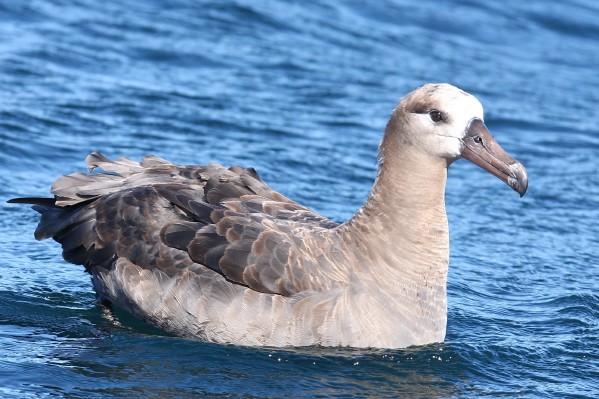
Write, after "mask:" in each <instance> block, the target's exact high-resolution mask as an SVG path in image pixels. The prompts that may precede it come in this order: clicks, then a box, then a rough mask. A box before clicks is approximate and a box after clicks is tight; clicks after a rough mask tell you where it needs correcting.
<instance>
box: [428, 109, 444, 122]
mask: <svg viewBox="0 0 599 399" xmlns="http://www.w3.org/2000/svg"><path fill="white" fill-rule="evenodd" d="M428 115H429V116H430V117H431V120H432V121H433V122H435V123H437V122H443V119H445V118H444V117H443V112H441V111H437V110H436V109H434V110H432V111H431V112H429V113H428Z"/></svg>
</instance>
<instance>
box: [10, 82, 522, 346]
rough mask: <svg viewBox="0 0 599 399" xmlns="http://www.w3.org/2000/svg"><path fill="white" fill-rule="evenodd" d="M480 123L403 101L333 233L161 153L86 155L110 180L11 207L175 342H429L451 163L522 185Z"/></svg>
mask: <svg viewBox="0 0 599 399" xmlns="http://www.w3.org/2000/svg"><path fill="white" fill-rule="evenodd" d="M433 112H442V113H443V115H445V119H443V118H442V117H441V116H439V115H433ZM475 120H476V121H481V122H480V123H478V122H476V123H474V122H473V121H475ZM443 124H444V125H443ZM480 125H482V108H480V104H479V103H478V101H476V99H474V98H473V97H472V96H470V95H468V94H466V93H464V92H462V91H460V90H459V89H456V88H454V87H452V86H449V85H425V86H423V87H421V88H419V89H417V90H416V91H414V92H413V93H411V94H410V95H408V96H407V97H406V98H404V99H403V100H402V102H400V104H399V105H398V107H397V108H396V110H395V112H394V113H393V115H392V117H391V119H390V122H389V124H388V126H387V129H386V132H385V137H384V139H383V142H382V143H381V149H380V152H381V154H380V155H381V159H382V165H381V168H380V171H379V175H378V177H377V181H376V182H375V185H374V187H373V189H372V192H371V194H370V196H369V198H368V201H367V202H366V204H365V205H364V207H363V208H362V209H361V210H360V211H359V212H358V213H356V215H355V216H354V217H353V218H352V219H351V220H349V221H348V222H346V223H344V224H341V225H339V224H337V223H335V222H333V221H331V220H329V219H327V218H325V217H323V216H321V215H318V214H316V213H315V212H313V211H311V210H310V209H308V208H306V207H304V206H302V205H300V204H297V203H296V202H293V201H291V200H290V199H288V198H286V197H284V196H283V195H281V194H279V193H277V192H275V191H274V190H272V189H271V188H270V187H268V186H267V185H266V184H265V183H264V182H263V181H262V179H261V178H260V177H259V176H258V174H257V173H256V171H255V170H254V169H252V168H246V169H244V168H240V167H231V168H228V169H227V168H225V167H223V166H221V165H217V164H210V165H207V166H199V165H191V166H179V165H175V164H172V163H170V162H168V161H166V160H163V159H160V158H158V157H154V156H149V157H145V158H143V159H142V161H141V162H140V163H137V162H134V161H131V160H129V159H126V158H121V159H118V160H116V161H112V160H109V159H107V158H105V157H104V156H102V155H100V154H99V153H92V154H91V155H89V156H88V157H87V159H86V162H87V164H88V169H89V172H92V171H93V170H94V169H96V168H100V169H103V170H104V173H93V174H84V173H75V174H72V175H69V176H64V177H61V178H59V179H58V180H57V181H56V182H55V183H54V185H53V186H52V193H53V194H54V195H55V198H54V199H43V198H23V199H16V200H13V201H12V202H25V203H33V204H35V205H34V209H36V210H37V211H38V212H40V213H41V214H42V218H41V221H40V223H39V226H38V228H37V230H36V231H35V237H36V238H37V239H44V238H50V237H51V238H53V239H55V240H56V241H58V242H60V243H61V244H62V247H63V256H64V258H65V259H66V260H67V261H69V262H72V263H76V264H82V265H84V266H85V268H86V270H87V271H88V272H89V273H90V274H91V275H92V280H93V284H94V288H95V289H96V291H97V293H98V296H99V298H100V299H102V300H108V301H110V302H113V303H115V304H117V305H118V306H120V307H122V308H124V309H126V310H128V311H129V312H131V313H132V314H134V315H136V316H138V317H140V318H142V319H144V320H146V321H148V322H150V323H152V324H154V325H156V326H158V327H161V328H164V329H166V330H168V331H171V332H173V333H176V334H179V335H183V336H189V337H196V338H200V339H207V340H212V341H218V342H231V343H237V344H244V345H270V346H285V345H312V344H321V345H351V346H362V347H363V346H377V347H401V346H408V345H413V344H422V343H428V342H435V341H441V340H442V339H443V337H444V335H445V324H446V294H445V290H446V273H447V263H448V234H447V219H446V215H445V206H444V198H443V196H444V188H445V180H446V170H447V167H448V165H449V164H450V163H451V162H452V161H453V160H454V159H456V158H458V157H460V156H461V155H462V150H463V148H464V146H469V147H468V150H469V151H474V152H473V153H476V155H477V156H480V157H482V158H481V159H483V160H484V159H485V158H484V157H485V156H489V157H495V158H497V159H498V161H496V162H495V161H494V162H495V163H493V165H496V164H499V162H503V164H505V167H504V166H502V165H503V164H500V167H499V169H500V170H499V171H497V170H493V171H491V172H492V173H493V174H495V175H496V176H498V177H500V178H502V179H503V180H505V181H506V182H508V183H509V184H510V185H511V186H512V187H514V189H516V190H518V191H519V192H521V194H523V190H525V189H526V187H525V185H526V181H525V180H526V176H525V172H524V171H523V168H521V165H520V164H517V163H516V162H515V161H513V160H512V159H511V158H509V157H508V158H509V159H508V158H505V157H504V158H501V157H503V154H499V155H498V154H496V153H492V154H490V155H488V154H487V153H488V152H489V151H488V148H489V147H488V146H487V147H485V146H482V147H480V148H478V147H475V146H474V147H473V145H471V144H470V141H468V140H470V136H471V135H473V134H475V133H476V132H474V133H473V131H474V128H473V127H472V126H476V127H477V129H482V128H481V127H480ZM482 126H483V127H484V125H482ZM484 130H485V131H486V129H484ZM477 132H478V131H477ZM476 134H478V133H476ZM477 140H478V139H477ZM485 140H492V138H491V139H488V138H486V136H485ZM476 143H478V141H476ZM493 148H494V147H493ZM477 151H480V153H477ZM485 151H486V152H485ZM468 154H469V155H468V156H472V155H471V154H470V153H468ZM464 156H466V155H464ZM505 156H507V154H505ZM495 158H494V159H495ZM469 159H470V158H469ZM473 162H475V163H477V164H479V165H480V166H481V167H483V168H485V169H487V170H489V168H490V166H489V164H488V162H487V163H484V162H482V161H479V160H478V158H476V159H475V160H473ZM494 167H495V168H497V167H496V166H494ZM501 173H504V174H505V175H506V177H505V179H504V178H503V175H502V174H501ZM508 175H509V176H508ZM508 179H512V180H509V181H508ZM514 179H516V181H517V182H516V183H514Z"/></svg>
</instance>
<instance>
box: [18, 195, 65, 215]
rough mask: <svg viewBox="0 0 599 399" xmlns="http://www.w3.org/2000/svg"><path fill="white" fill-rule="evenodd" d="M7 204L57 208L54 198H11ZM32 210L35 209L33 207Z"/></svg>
mask: <svg viewBox="0 0 599 399" xmlns="http://www.w3.org/2000/svg"><path fill="white" fill-rule="evenodd" d="M7 202H8V203H10V204H31V205H42V206H45V207H56V206H57V205H56V198H37V197H24V198H11V199H9V200H8V201H7ZM34 209H35V207H34ZM35 210H36V211H38V212H40V211H39V210H37V209H35ZM40 213H41V212H40Z"/></svg>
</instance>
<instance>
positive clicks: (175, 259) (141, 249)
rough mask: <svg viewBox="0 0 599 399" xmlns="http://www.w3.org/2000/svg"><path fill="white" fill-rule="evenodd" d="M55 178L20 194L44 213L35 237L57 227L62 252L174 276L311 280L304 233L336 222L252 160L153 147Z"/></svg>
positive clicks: (258, 282) (284, 288)
mask: <svg viewBox="0 0 599 399" xmlns="http://www.w3.org/2000/svg"><path fill="white" fill-rule="evenodd" d="M86 162H87V164H88V169H89V170H90V172H91V171H93V170H95V169H97V168H101V169H103V170H104V171H106V172H107V173H91V174H84V173H75V174H72V175H69V176H64V177H61V178H60V179H58V180H57V181H56V182H55V184H54V185H53V186H52V192H53V193H54V194H55V196H56V198H55V201H54V203H52V202H51V200H48V199H21V200H20V201H21V202H29V203H36V204H37V205H36V206H35V209H36V210H38V211H39V212H40V213H42V219H41V222H40V224H39V226H38V228H37V231H36V237H37V238H38V239H43V238H48V237H53V238H54V239H55V240H57V241H58V242H60V243H61V244H62V246H63V256H64V257H65V259H66V260H68V261H70V262H73V263H78V264H83V265H85V266H86V269H87V270H88V271H90V272H92V273H93V270H94V268H98V267H99V268H104V269H109V268H112V267H114V265H115V264H116V261H117V260H118V259H123V261H124V260H126V261H127V262H129V263H132V264H134V265H137V266H138V267H141V268H142V269H147V270H153V269H158V270H160V271H162V272H164V273H165V274H166V275H170V276H173V275H175V274H181V273H182V272H183V271H190V270H193V271H194V272H201V271H202V268H205V269H206V270H207V269H210V270H212V271H214V272H216V273H218V274H220V275H221V276H222V277H224V278H225V279H226V280H227V281H229V283H233V284H238V285H242V286H246V287H249V288H251V289H253V290H255V291H259V292H266V293H273V294H280V295H292V294H294V293H297V292H299V291H301V290H304V289H308V288H310V287H309V285H310V282H311V281H313V280H314V279H315V278H318V276H317V275H316V274H318V265H311V266H310V267H308V266H307V265H306V261H305V259H304V258H305V257H304V256H302V241H303V239H304V238H305V237H307V236H309V235H310V234H314V232H322V231H326V230H330V229H332V228H334V227H336V226H337V224H336V223H334V222H332V221H331V220H329V219H327V218H325V217H323V216H320V215H318V214H316V213H315V212H313V211H311V210H310V209H308V208H306V207H304V206H302V205H299V204H297V203H295V202H293V201H291V200H289V199H288V198H286V197H284V196H283V195H281V194H279V193H277V192H276V191H274V190H272V189H271V188H270V187H268V185H266V184H265V183H264V182H263V181H262V179H261V178H260V177H259V175H258V173H257V172H256V171H255V170H254V169H252V168H247V169H244V168H241V167H237V166H236V167H231V168H228V169H227V168H225V167H223V166H221V165H218V164H209V165H206V166H200V165H188V166H177V165H175V164H172V163H170V162H168V161H166V160H164V159H161V158H158V157H154V156H149V157H145V158H143V159H142V161H141V162H139V163H138V162H134V161H132V160H129V159H126V158H120V159H118V160H116V161H112V160H110V159H108V158H106V157H104V156H103V155H101V154H99V153H93V154H90V156H88V157H87V159H86Z"/></svg>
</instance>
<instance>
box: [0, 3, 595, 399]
mask: <svg viewBox="0 0 599 399" xmlns="http://www.w3.org/2000/svg"><path fill="white" fill-rule="evenodd" d="M598 66H599V3H598V2H597V1H595V0H566V1H551V2H550V1H536V0H532V1H516V0H509V1H501V2H499V1H497V2H491V1H485V2H482V1H472V0H454V1H442V2H441V1H418V2H415V1H407V0H406V1H402V0H382V1H376V2H374V1H372V2H362V1H351V0H339V1H325V0H314V1H266V0H264V1H261V0H236V1H216V0H215V1H195V0H172V1H167V0H152V1H149V0H148V1H138V0H121V1H116V0H114V1H93V0H74V1H73V0H31V1H12V0H0V202H1V204H0V240H1V243H2V245H1V247H0V397H3V398H43V397H52V398H54V397H63V398H119V397H122V398H136V397H139V398H167V397H173V398H189V397H207V398H304V397H305V398H307V397H322V398H325V397H326V398H328V397H331V398H352V397H371V398H397V397H409V398H447V397H460V398H500V397H505V398H515V397H518V398H520V397H522V398H596V397H599V293H598V288H599V260H598V259H599V173H598V169H599V162H598V160H599V127H598V126H599V122H598V121H599V112H598V107H597V104H599V73H598V71H599V69H598ZM425 82H449V83H452V84H455V85H458V86H460V87H461V88H463V89H465V90H467V91H469V92H471V93H473V94H475V95H476V96H477V97H478V98H479V99H480V100H481V101H482V103H483V104H484V106H485V110H486V122H487V126H488V127H489V128H490V130H491V131H492V132H493V134H494V135H495V137H496V139H497V140H498V141H499V142H500V143H501V144H502V146H503V147H504V148H505V149H506V150H507V151H508V152H509V153H510V154H512V155H513V156H514V157H515V158H517V159H518V160H520V161H521V162H522V163H523V164H524V165H525V166H526V167H527V169H528V172H529V178H530V186H529V192H528V193H527V194H526V196H525V197H524V198H522V199H519V198H518V195H517V194H516V193H514V192H513V191H512V190H510V189H509V187H507V186H506V185H504V184H503V183H502V182H500V181H499V180H498V179H495V178H493V177H492V176H491V175H489V174H486V173H484V172H483V171H481V170H479V169H477V168H476V167H475V166H473V165H471V164H469V163H467V162H465V161H459V162H456V163H455V164H454V165H452V167H451V169H450V176H449V181H448V187H447V208H448V214H449V221H450V230H451V246H452V255H451V265H450V272H449V285H448V295H449V299H448V301H449V322H448V330H447V339H446V342H445V343H443V344H435V345H429V346H425V347H417V348H408V349H405V350H353V349H334V348H329V349H325V348H302V349H286V350H278V349H277V350H273V349H256V348H243V347H235V346H227V345H216V344H209V343H201V342H195V341H189V340H184V339H180V338H176V337H170V336H167V335H165V334H163V333H161V332H160V331H157V330H154V329H152V328H150V327H148V326H145V325H144V324H142V323H141V322H138V321H136V320H133V319H132V318H130V317H128V316H127V315H124V314H117V318H116V319H114V318H112V317H110V316H109V315H105V314H103V313H102V310H101V309H99V308H98V307H96V306H95V305H94V293H93V291H92V288H91V284H90V281H89V276H88V275H86V274H85V273H84V272H83V270H82V268H81V267H79V266H74V265H71V264H67V263H66V262H64V261H63V260H62V259H61V255H60V253H61V251H60V247H59V246H58V245H57V244H56V243H54V242H51V241H43V242H36V241H35V240H34V238H33V230H34V228H35V226H36V223H37V220H38V215H37V214H36V213H35V212H33V211H32V210H31V209H29V207H26V206H19V205H15V204H6V203H5V201H6V200H7V199H9V198H12V197H16V196H44V195H47V194H48V191H49V187H50V185H51V184H52V182H53V181H54V180H55V179H56V178H57V177H58V176H60V175H63V174H67V173H71V172H74V171H78V170H82V169H83V168H84V164H83V159H84V158H85V156H86V155H87V154H88V153H90V152H91V151H95V150H99V151H101V152H103V153H104V154H106V155H107V156H109V157H119V156H128V157H131V158H134V159H139V158H140V157H142V156H144V155H146V154H156V155H159V156H161V157H164V158H167V159H169V160H171V161H174V162H177V163H206V162H211V161H212V162H219V163H222V164H225V165H231V164H240V165H243V166H253V167H255V168H256V169H257V170H258V171H259V172H260V174H261V175H262V177H263V178H264V180H265V181H267V182H268V183H269V184H270V185H272V186H273V187H274V188H275V189H277V190H279V191H280V192H282V193H284V194H285V195H287V196H289V197H291V198H293V199H295V200H297V201H299V202H302V203H305V204H307V205H308V206H310V207H311V208H313V209H315V210H317V211H319V212H321V213H323V214H324V215H326V216H328V217H330V218H333V219H335V220H337V221H343V220H345V219H347V218H348V217H350V216H351V215H352V214H353V212H355V211H356V210H357V209H358V208H359V207H360V205H361V204H362V202H363V201H364V199H365V197H366V195H367V194H368V191H369V189H370V187H371V184H372V181H373V178H374V176H375V173H376V162H375V161H376V148H377V145H378V142H379V140H380V138H381V132H382V129H383V128H384V126H385V123H386V119H387V117H388V115H389V114H390V112H391V110H392V108H393V107H394V105H395V104H396V102H397V101H398V99H399V98H400V97H401V96H403V95H404V94H406V93H407V92H409V91H411V90H412V89H413V88H415V87H417V86H419V85H420V84H422V83H425Z"/></svg>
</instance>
